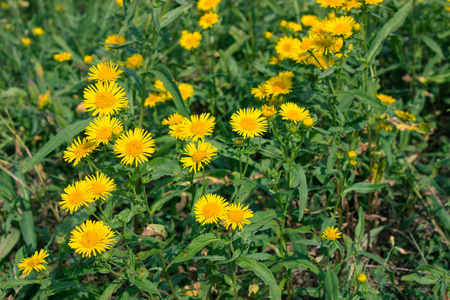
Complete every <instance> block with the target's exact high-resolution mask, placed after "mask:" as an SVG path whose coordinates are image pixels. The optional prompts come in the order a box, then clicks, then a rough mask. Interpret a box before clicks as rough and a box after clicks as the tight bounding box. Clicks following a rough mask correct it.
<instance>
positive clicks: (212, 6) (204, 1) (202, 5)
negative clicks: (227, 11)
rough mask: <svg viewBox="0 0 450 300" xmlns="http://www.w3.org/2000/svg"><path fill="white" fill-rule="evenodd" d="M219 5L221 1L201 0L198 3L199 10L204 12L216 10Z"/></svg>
mask: <svg viewBox="0 0 450 300" xmlns="http://www.w3.org/2000/svg"><path fill="white" fill-rule="evenodd" d="M219 3H220V0H199V1H198V3H197V8H198V9H199V10H203V11H209V10H216V7H217V5H219Z"/></svg>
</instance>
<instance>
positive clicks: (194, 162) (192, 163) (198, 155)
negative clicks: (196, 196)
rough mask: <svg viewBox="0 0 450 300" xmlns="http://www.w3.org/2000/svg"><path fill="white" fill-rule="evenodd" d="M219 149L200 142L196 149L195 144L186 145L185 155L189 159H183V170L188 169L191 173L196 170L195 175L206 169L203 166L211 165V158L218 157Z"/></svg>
mask: <svg viewBox="0 0 450 300" xmlns="http://www.w3.org/2000/svg"><path fill="white" fill-rule="evenodd" d="M216 152H217V148H216V147H214V146H213V145H211V143H208V142H204V141H199V142H198V147H195V144H194V143H190V144H188V145H186V148H185V149H184V152H183V154H184V155H187V156H188V157H183V158H181V163H182V164H183V168H188V167H191V168H190V169H189V172H192V170H194V173H197V171H200V170H201V169H203V168H204V166H203V164H205V165H206V164H209V163H210V162H211V157H213V156H216V155H217V154H216Z"/></svg>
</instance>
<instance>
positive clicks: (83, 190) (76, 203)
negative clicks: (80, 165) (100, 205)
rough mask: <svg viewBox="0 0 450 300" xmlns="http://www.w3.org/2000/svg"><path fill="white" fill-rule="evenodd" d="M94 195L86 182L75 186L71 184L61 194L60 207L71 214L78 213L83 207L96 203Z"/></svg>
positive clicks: (79, 182) (83, 181) (76, 183)
mask: <svg viewBox="0 0 450 300" xmlns="http://www.w3.org/2000/svg"><path fill="white" fill-rule="evenodd" d="M94 200H95V199H94V194H93V193H92V190H91V186H90V184H89V183H88V182H86V181H85V180H82V181H77V182H75V184H74V185H73V184H69V185H68V186H67V187H66V188H65V189H64V194H61V201H60V202H59V205H60V206H61V209H64V210H68V211H69V212H70V214H72V213H74V212H76V211H78V210H79V209H80V207H81V206H89V203H91V202H94Z"/></svg>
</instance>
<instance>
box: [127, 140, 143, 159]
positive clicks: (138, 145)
mask: <svg viewBox="0 0 450 300" xmlns="http://www.w3.org/2000/svg"><path fill="white" fill-rule="evenodd" d="M142 150H144V145H143V144H142V142H141V141H140V140H138V139H135V140H131V141H129V142H128V143H127V144H126V145H125V153H126V155H131V156H133V157H138V156H139V155H141V154H142Z"/></svg>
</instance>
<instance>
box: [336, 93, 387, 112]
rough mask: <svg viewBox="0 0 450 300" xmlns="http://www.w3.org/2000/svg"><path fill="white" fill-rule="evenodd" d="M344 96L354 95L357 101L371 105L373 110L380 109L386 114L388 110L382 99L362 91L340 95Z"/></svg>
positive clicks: (340, 94) (339, 94)
mask: <svg viewBox="0 0 450 300" xmlns="http://www.w3.org/2000/svg"><path fill="white" fill-rule="evenodd" d="M343 95H352V96H354V97H356V99H358V100H359V101H361V102H363V103H365V104H367V105H370V106H371V107H373V108H376V109H380V110H381V111H382V112H384V111H385V110H386V109H387V107H386V106H385V105H384V104H383V103H382V102H381V100H380V99H378V98H377V97H374V96H372V95H370V94H367V93H364V92H363V91H361V90H350V91H345V92H340V93H338V96H343Z"/></svg>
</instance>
